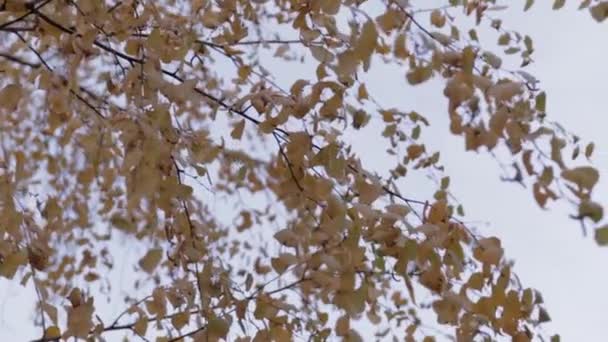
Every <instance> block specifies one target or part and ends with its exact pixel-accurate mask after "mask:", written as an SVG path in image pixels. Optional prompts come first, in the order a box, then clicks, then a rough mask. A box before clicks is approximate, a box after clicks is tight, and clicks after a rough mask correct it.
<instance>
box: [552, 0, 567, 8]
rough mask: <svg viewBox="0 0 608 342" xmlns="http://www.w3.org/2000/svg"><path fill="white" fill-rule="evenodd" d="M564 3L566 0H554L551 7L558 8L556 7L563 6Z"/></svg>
mask: <svg viewBox="0 0 608 342" xmlns="http://www.w3.org/2000/svg"><path fill="white" fill-rule="evenodd" d="M565 4H566V0H555V1H554V2H553V9H554V10H558V9H560V8H562V7H564V5H565Z"/></svg>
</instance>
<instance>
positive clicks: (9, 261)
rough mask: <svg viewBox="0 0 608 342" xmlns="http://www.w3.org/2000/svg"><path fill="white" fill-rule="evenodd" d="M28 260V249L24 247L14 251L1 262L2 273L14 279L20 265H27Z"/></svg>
mask: <svg viewBox="0 0 608 342" xmlns="http://www.w3.org/2000/svg"><path fill="white" fill-rule="evenodd" d="M27 262H28V253H27V250H25V249H22V250H20V251H17V252H13V253H10V254H8V255H7V256H5V257H4V260H3V262H2V263H0V275H2V276H3V277H6V278H8V279H12V278H13V277H14V276H15V273H17V270H18V269H19V267H20V266H23V265H25V264H26V263H27Z"/></svg>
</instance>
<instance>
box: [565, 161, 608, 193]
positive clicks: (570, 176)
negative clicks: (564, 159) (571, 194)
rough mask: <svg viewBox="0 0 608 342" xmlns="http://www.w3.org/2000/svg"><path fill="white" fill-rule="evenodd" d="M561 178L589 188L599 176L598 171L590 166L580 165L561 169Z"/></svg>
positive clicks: (583, 187)
mask: <svg viewBox="0 0 608 342" xmlns="http://www.w3.org/2000/svg"><path fill="white" fill-rule="evenodd" d="M562 178H564V179H565V180H567V181H570V182H572V183H575V184H576V185H578V186H579V187H581V188H582V189H587V190H591V189H592V188H593V187H594V186H595V184H596V183H597V181H598V180H599V178H600V174H599V172H598V171H597V170H596V169H595V168H593V167H590V166H580V167H576V168H574V169H570V170H564V171H562Z"/></svg>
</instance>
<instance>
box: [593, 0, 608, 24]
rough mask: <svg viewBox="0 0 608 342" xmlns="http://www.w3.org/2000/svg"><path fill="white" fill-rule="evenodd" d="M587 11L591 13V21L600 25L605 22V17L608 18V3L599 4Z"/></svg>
mask: <svg viewBox="0 0 608 342" xmlns="http://www.w3.org/2000/svg"><path fill="white" fill-rule="evenodd" d="M589 10H590V11H591V16H592V17H593V19H595V20H596V21H597V22H600V23H601V22H603V21H604V20H606V17H608V2H607V1H603V2H600V3H599V4H597V5H595V6H593V7H591V8H590V9H589Z"/></svg>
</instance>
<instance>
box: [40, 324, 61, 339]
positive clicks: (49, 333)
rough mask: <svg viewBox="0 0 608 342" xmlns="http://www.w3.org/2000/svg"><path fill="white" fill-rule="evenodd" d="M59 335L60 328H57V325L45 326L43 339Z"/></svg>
mask: <svg viewBox="0 0 608 342" xmlns="http://www.w3.org/2000/svg"><path fill="white" fill-rule="evenodd" d="M60 337H61V330H59V327H57V326H55V325H53V326H50V327H48V328H46V330H45V331H44V338H45V339H49V340H50V339H55V338H60Z"/></svg>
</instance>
